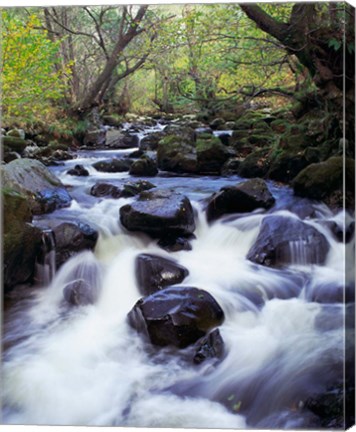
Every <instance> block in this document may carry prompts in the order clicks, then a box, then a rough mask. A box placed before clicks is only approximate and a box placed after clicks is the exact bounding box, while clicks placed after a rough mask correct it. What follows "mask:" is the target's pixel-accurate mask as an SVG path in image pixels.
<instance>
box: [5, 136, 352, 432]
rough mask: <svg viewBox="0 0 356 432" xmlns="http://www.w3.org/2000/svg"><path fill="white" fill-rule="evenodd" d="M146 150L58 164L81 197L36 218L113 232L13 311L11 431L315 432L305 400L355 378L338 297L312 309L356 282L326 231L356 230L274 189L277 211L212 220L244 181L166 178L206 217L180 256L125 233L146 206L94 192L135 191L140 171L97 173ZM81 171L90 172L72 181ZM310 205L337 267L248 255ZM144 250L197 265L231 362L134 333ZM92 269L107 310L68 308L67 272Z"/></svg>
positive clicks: (8, 380) (299, 258) (164, 183)
mask: <svg viewBox="0 0 356 432" xmlns="http://www.w3.org/2000/svg"><path fill="white" fill-rule="evenodd" d="M153 130H154V128H153ZM133 150H135V149H130V150H107V151H104V150H96V151H94V150H93V151H90V150H82V151H78V157H77V159H74V160H70V161H66V162H65V163H64V165H63V166H54V167H51V168H50V169H51V170H52V171H53V172H54V173H55V174H56V175H57V176H58V177H59V178H60V179H61V180H62V182H63V183H64V184H65V185H68V186H69V192H70V194H71V196H72V197H73V201H72V204H71V206H70V207H69V208H66V209H61V210H57V211H55V212H54V213H52V214H51V215H46V216H41V217H40V216H39V217H37V219H36V223H40V222H41V219H42V218H47V219H48V218H51V217H53V218H59V219H60V218H63V219H66V220H68V219H76V220H77V219H79V220H81V221H83V222H87V223H89V224H90V225H91V226H93V227H95V228H97V229H98V230H99V232H100V236H99V240H98V243H97V246H96V249H95V251H94V253H93V252H89V251H87V252H82V253H80V254H78V255H77V256H75V257H73V258H71V259H70V260H69V261H68V262H67V263H66V264H65V265H64V266H63V267H62V268H61V269H60V270H59V271H58V272H56V273H55V275H54V277H53V279H52V280H51V281H50V283H49V284H45V285H44V286H39V287H36V288H35V289H33V290H30V291H29V295H28V296H27V297H26V298H25V299H23V300H22V301H21V302H17V303H16V305H15V306H14V307H13V308H10V310H9V311H8V313H7V314H6V319H5V323H4V339H5V342H6V343H8V345H9V348H8V349H7V350H5V351H4V353H3V357H4V358H3V422H4V423H6V424H50V425H91V426H104V425H107V426H131V427H180V428H234V429H244V428H279V429H282V428H283V429H284V428H292V429H295V428H309V427H310V425H313V424H314V423H313V421H314V420H313V416H312V414H311V413H310V411H307V410H304V409H303V403H304V401H305V399H306V398H307V397H308V396H310V395H312V394H313V393H315V392H317V393H318V392H322V390H323V389H326V388H327V387H328V385H330V383H334V382H336V381H338V380H340V379H342V374H343V367H344V359H345V327H344V321H345V305H344V303H343V301H339V300H338V301H330V300H327V301H320V300H319V301H313V299H314V298H315V292H316V290H320V289H322V290H324V291H323V292H327V296H326V297H327V298H329V299H330V298H333V297H335V298H336V297H338V296H339V294H340V289H341V290H342V289H343V287H344V286H345V283H344V281H345V280H346V285H347V284H350V283H352V278H353V276H352V273H351V274H348V273H347V274H345V246H344V244H343V243H342V242H338V241H337V240H336V239H335V238H334V236H333V235H332V234H331V232H330V231H329V230H328V229H327V228H326V227H325V225H323V222H324V221H326V220H328V221H334V222H336V223H337V224H339V225H340V226H343V224H344V223H345V221H346V223H348V222H349V220H350V219H351V218H350V217H349V216H348V215H347V214H345V213H344V212H339V213H337V214H334V213H333V212H332V211H331V210H330V209H328V208H327V207H326V206H325V205H323V204H320V203H315V202H310V201H308V200H305V199H301V198H297V197H295V196H293V192H292V190H291V189H290V188H289V187H287V186H284V185H280V184H276V183H273V182H267V183H268V187H269V189H270V191H271V193H272V194H273V196H274V198H275V199H276V204H275V206H274V207H273V208H272V209H270V210H269V211H264V212H261V211H257V212H254V213H249V214H243V215H234V216H230V217H227V218H222V219H219V220H217V221H215V222H214V223H212V224H208V222H207V220H206V216H205V212H204V203H205V200H206V199H207V198H208V197H209V196H211V194H212V193H214V192H216V191H218V190H219V189H220V188H221V187H223V186H226V185H235V184H237V183H239V182H241V181H243V180H244V179H242V178H240V177H237V176H230V177H209V176H203V177H202V176H174V175H166V174H164V173H163V174H162V173H160V175H158V176H157V177H153V178H146V180H149V181H151V182H152V183H154V184H155V185H156V186H157V188H161V189H167V188H168V189H172V190H174V191H176V192H181V193H183V194H185V195H186V196H188V197H189V199H190V200H191V202H192V205H193V207H194V209H195V211H196V230H195V236H196V238H195V239H194V240H192V242H191V244H192V250H190V251H180V252H171V253H169V252H166V251H164V250H162V249H161V248H159V247H158V246H157V242H156V241H154V240H152V239H150V238H149V237H148V236H146V235H144V234H139V233H129V232H127V231H126V230H125V229H124V228H123V227H122V226H121V225H120V223H119V209H120V207H121V206H123V205H125V204H127V203H129V202H131V201H133V200H134V198H126V199H125V198H120V199H109V198H105V199H102V198H96V197H94V196H91V195H90V194H89V193H88V191H89V190H90V188H91V186H92V185H93V184H95V182H97V181H99V180H101V181H103V180H104V181H106V182H109V183H112V184H115V185H121V184H123V183H125V182H127V180H129V179H130V175H129V174H128V173H120V174H117V173H114V174H110V173H100V172H97V171H96V170H95V169H94V168H93V167H92V166H91V164H92V163H93V162H95V161H97V160H98V159H102V158H103V157H113V156H115V157H119V158H120V157H125V156H126V155H127V154H128V153H130V152H132V151H133ZM76 164H82V165H83V166H84V167H85V168H87V169H88V170H89V173H90V175H89V176H88V177H75V176H70V175H68V174H66V172H67V170H68V169H69V168H70V167H72V166H74V165H76ZM305 206H312V207H313V209H314V216H313V217H312V218H309V219H307V220H306V223H308V224H311V225H312V226H314V227H316V228H317V229H318V230H319V231H320V232H322V233H323V234H324V235H325V237H326V238H327V241H328V243H329V245H330V249H329V252H328V256H327V260H326V262H325V264H324V265H315V264H309V263H308V262H306V259H305V253H304V252H305V251H303V248H302V247H301V248H300V247H299V248H294V249H293V245H291V248H292V249H291V250H292V256H293V260H292V261H293V262H292V264H291V265H289V266H286V267H284V268H280V269H273V268H267V267H263V266H259V265H256V264H253V263H251V262H249V261H248V260H246V258H245V257H246V254H247V252H248V251H249V249H250V248H251V246H252V245H253V244H254V242H255V240H256V238H257V235H258V232H259V226H260V223H261V221H262V220H263V218H264V217H265V216H266V215H268V214H271V213H273V214H279V215H283V216H285V217H292V218H298V217H299V216H298V215H297V214H296V213H298V211H297V212H296V213H295V211H296V210H295V209H300V208H304V207H305ZM352 249H353V242H351V245H350V249H349V250H350V251H352ZM141 253H149V254H154V255H159V256H162V257H173V258H174V259H176V260H177V261H178V263H179V264H181V265H183V266H184V267H186V268H187V269H188V270H189V275H188V277H187V278H186V279H185V280H184V281H183V283H182V284H181V285H182V286H194V287H198V288H202V289H204V290H206V291H208V292H209V293H210V294H211V295H212V296H213V297H214V298H215V299H216V300H217V301H218V303H219V304H220V306H221V307H222V309H223V311H224V313H225V321H224V323H223V324H222V325H221V327H220V333H221V336H222V338H223V340H224V346H225V355H224V357H223V359H222V360H220V361H217V360H216V359H215V360H214V359H213V360H209V361H206V362H203V363H202V364H200V365H195V364H193V363H192V362H189V361H187V359H186V357H185V355H184V352H185V350H180V351H178V352H177V351H175V350H173V349H171V348H162V349H152V348H151V347H149V346H147V342H145V341H144V340H143V338H142V337H141V336H140V335H139V334H138V333H137V332H135V330H133V329H132V328H131V327H130V326H129V325H128V324H127V321H126V316H127V313H128V312H129V311H130V310H131V309H132V307H133V306H134V304H135V303H136V301H137V300H138V299H139V298H140V297H141V295H140V293H139V291H138V288H137V283H136V276H135V267H134V262H135V258H136V257H137V255H138V254H141ZM91 264H94V265H97V266H98V267H99V268H100V276H99V277H100V281H99V285H100V296H99V299H98V301H97V302H96V304H94V305H88V306H83V307H78V308H70V307H68V305H67V304H65V302H64V301H63V294H62V291H63V287H64V285H65V283H66V282H67V280H68V277H70V274H71V272H73V271H74V270H76V271H78V268H79V269H82V271H83V272H84V273H85V272H86V268H87V266H89V265H91ZM49 265H50V264H49ZM68 275H69V276H68ZM96 277H97V276H96ZM337 290H338V292H337V293H336V291H337ZM334 294H335V296H334ZM341 295H342V292H341Z"/></svg>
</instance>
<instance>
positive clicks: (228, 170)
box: [221, 158, 241, 176]
mask: <svg viewBox="0 0 356 432" xmlns="http://www.w3.org/2000/svg"><path fill="white" fill-rule="evenodd" d="M240 164H241V159H238V158H233V159H229V160H227V161H226V162H225V163H224V165H223V166H222V168H221V175H224V176H227V175H234V174H237V172H238V169H239V166H240Z"/></svg>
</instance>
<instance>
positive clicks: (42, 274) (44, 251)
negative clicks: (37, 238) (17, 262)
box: [35, 229, 56, 286]
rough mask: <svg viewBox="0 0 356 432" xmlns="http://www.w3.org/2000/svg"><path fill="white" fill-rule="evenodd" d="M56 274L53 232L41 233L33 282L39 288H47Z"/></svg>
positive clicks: (48, 230) (47, 230) (45, 231)
mask: <svg viewBox="0 0 356 432" xmlns="http://www.w3.org/2000/svg"><path fill="white" fill-rule="evenodd" d="M55 272H56V245H55V238H54V234H53V231H52V230H50V229H46V230H43V231H42V243H41V249H40V252H39V254H38V256H37V262H36V268H35V281H36V283H37V284H38V285H40V286H48V285H49V284H50V282H51V281H52V279H53V276H54V274H55Z"/></svg>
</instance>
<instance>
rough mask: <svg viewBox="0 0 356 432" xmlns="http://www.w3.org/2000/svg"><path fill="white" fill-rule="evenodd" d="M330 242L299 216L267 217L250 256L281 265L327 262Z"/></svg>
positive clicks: (257, 261)
mask: <svg viewBox="0 0 356 432" xmlns="http://www.w3.org/2000/svg"><path fill="white" fill-rule="evenodd" d="M328 251H329V243H328V241H327V240H326V238H325V237H324V235H323V234H321V233H320V232H319V231H318V230H317V229H316V228H314V227H312V226H311V225H308V224H306V223H304V222H302V221H300V220H299V219H296V218H289V217H284V216H273V215H272V216H266V217H265V218H264V219H263V220H262V223H261V228H260V232H259V234H258V237H257V239H256V241H255V244H254V245H253V246H252V248H251V249H250V250H249V252H248V254H247V259H248V260H250V261H252V262H255V263H257V264H262V265H265V266H270V267H278V266H281V265H288V264H323V263H324V262H325V260H326V256H327V253H328Z"/></svg>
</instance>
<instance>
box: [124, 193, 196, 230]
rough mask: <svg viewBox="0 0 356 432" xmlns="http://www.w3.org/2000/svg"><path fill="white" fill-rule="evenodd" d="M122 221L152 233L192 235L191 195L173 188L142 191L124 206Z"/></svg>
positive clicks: (127, 227)
mask: <svg viewBox="0 0 356 432" xmlns="http://www.w3.org/2000/svg"><path fill="white" fill-rule="evenodd" d="M120 221H121V223H122V225H123V226H124V227H125V228H126V229H128V230H129V231H142V232H144V233H146V234H149V235H151V236H153V237H162V236H165V235H167V234H174V235H177V236H179V235H189V234H191V233H193V231H194V230H195V221H194V213H193V208H192V205H191V203H190V201H189V199H188V198H187V197H185V196H184V195H181V194H179V193H177V192H173V191H170V190H158V191H145V192H141V194H140V195H139V198H138V200H137V201H135V202H133V203H132V204H127V205H125V206H123V207H121V209H120Z"/></svg>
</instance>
